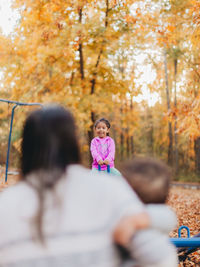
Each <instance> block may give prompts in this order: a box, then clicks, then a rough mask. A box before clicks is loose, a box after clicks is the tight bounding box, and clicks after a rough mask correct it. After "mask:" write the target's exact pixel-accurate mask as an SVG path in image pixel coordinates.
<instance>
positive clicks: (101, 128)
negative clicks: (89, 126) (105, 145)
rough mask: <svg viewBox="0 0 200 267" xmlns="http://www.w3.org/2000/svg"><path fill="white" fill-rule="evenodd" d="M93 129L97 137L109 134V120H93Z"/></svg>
mask: <svg viewBox="0 0 200 267" xmlns="http://www.w3.org/2000/svg"><path fill="white" fill-rule="evenodd" d="M94 129H95V132H96V134H97V136H98V137H100V138H104V137H106V136H107V135H109V129H110V122H109V121H108V120H106V119H104V118H101V119H99V120H97V121H96V122H95V124H94Z"/></svg>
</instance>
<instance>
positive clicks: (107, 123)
mask: <svg viewBox="0 0 200 267" xmlns="http://www.w3.org/2000/svg"><path fill="white" fill-rule="evenodd" d="M100 122H104V123H105V125H106V126H107V128H108V129H110V122H109V121H108V120H106V119H104V118H101V119H99V120H97V121H96V122H95V124H94V128H96V127H97V125H98V124H99V123H100Z"/></svg>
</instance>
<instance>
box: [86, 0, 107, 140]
mask: <svg viewBox="0 0 200 267" xmlns="http://www.w3.org/2000/svg"><path fill="white" fill-rule="evenodd" d="M108 13H109V0H106V11H105V24H104V25H105V29H106V28H107V26H108ZM104 43H105V42H104V41H103V43H102V48H101V50H100V52H99V54H98V57H97V61H96V64H95V71H94V73H93V78H92V80H91V89H90V95H93V94H95V85H96V79H97V70H98V66H99V63H100V59H101V55H102V53H103V46H104ZM95 117H96V116H95V112H94V111H93V110H92V111H91V116H90V118H91V121H92V125H91V127H90V129H89V131H88V143H89V145H90V143H91V141H92V138H93V137H94V134H93V125H94V122H95Z"/></svg>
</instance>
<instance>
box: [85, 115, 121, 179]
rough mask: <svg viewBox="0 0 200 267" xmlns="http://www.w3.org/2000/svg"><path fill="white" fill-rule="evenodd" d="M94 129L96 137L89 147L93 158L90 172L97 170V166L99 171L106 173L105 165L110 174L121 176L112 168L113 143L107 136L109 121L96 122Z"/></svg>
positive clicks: (102, 119) (100, 120) (113, 157)
mask: <svg viewBox="0 0 200 267" xmlns="http://www.w3.org/2000/svg"><path fill="white" fill-rule="evenodd" d="M94 129H95V132H96V135H97V137H95V138H94V139H92V142H91V146H90V151H91V154H92V157H93V163H92V170H94V171H96V170H98V165H100V166H101V171H104V172H106V171H107V165H109V166H110V173H111V174H113V175H121V174H120V172H119V171H118V170H117V169H115V168H114V159H115V142H114V140H113V139H112V138H111V137H110V136H109V129H110V123H109V121H108V120H106V119H104V118H101V119H99V120H97V121H96V122H95V125H94Z"/></svg>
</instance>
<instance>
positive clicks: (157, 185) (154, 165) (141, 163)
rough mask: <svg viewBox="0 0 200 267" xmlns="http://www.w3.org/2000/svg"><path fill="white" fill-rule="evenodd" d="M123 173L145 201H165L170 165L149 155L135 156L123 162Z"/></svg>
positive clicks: (169, 177)
mask: <svg viewBox="0 0 200 267" xmlns="http://www.w3.org/2000/svg"><path fill="white" fill-rule="evenodd" d="M121 173H122V175H123V176H124V178H125V179H126V180H127V182H128V183H129V184H130V186H131V187H132V188H133V190H134V191H135V192H136V193H137V195H138V196H139V197H140V199H141V200H142V201H143V202H144V203H165V202H166V200H167V197H168V192H169V185H170V179H171V171H170V169H169V167H168V166H167V165H166V164H165V163H163V162H161V161H159V160H157V159H152V158H148V157H135V158H133V160H130V161H128V162H126V163H125V164H123V166H122V168H121Z"/></svg>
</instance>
